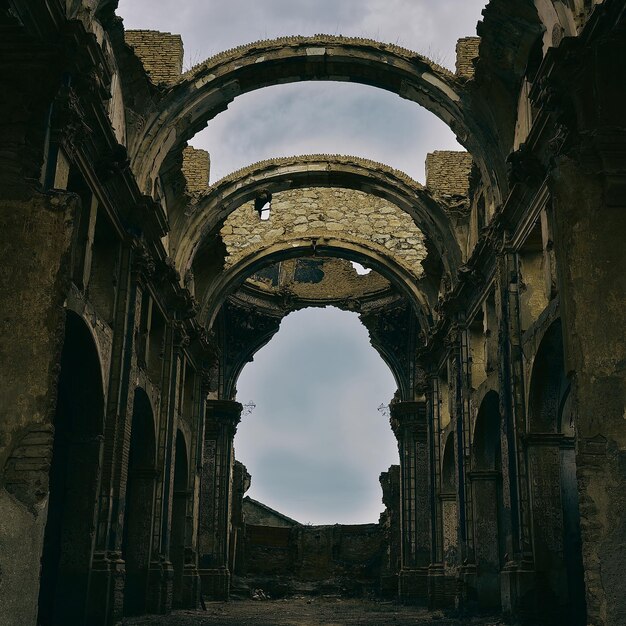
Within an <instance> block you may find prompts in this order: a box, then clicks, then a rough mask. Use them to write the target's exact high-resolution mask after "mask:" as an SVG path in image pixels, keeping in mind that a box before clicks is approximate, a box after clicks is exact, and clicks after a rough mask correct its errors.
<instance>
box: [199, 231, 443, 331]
mask: <svg viewBox="0 0 626 626" xmlns="http://www.w3.org/2000/svg"><path fill="white" fill-rule="evenodd" d="M302 256H306V257H310V256H321V257H339V258H345V259H349V260H351V261H357V262H360V263H365V264H366V265H367V266H368V267H371V268H372V269H374V270H376V271H377V272H379V273H380V274H381V275H382V276H384V277H385V278H387V279H388V280H389V281H390V282H391V283H392V284H393V285H395V286H396V287H397V288H398V290H399V291H400V292H401V293H403V294H404V295H405V296H406V297H407V299H408V300H409V302H410V303H411V306H412V307H413V309H414V311H415V314H416V316H417V319H418V322H419V324H420V326H421V328H422V329H423V330H427V329H428V328H429V327H430V326H432V322H433V318H432V312H431V309H430V305H429V303H428V301H427V298H426V296H425V295H424V294H423V293H422V291H421V290H420V288H419V287H418V285H417V284H416V281H415V279H414V277H413V276H412V274H411V273H410V272H409V271H408V270H406V269H405V268H404V267H403V266H402V265H400V264H399V263H397V262H396V260H395V259H394V258H393V256H392V255H391V254H388V255H384V254H383V253H381V252H379V251H377V250H373V249H371V248H369V247H367V245H366V244H365V243H362V242H356V241H348V240H345V239H342V238H341V237H339V236H336V237H331V236H329V237H321V238H317V237H303V238H296V237H294V238H292V239H290V240H288V241H281V242H276V243H272V244H270V245H267V246H265V247H263V248H260V249H255V250H254V251H253V252H251V253H250V254H249V255H248V256H246V257H244V258H242V259H240V261H239V262H238V263H236V264H235V265H233V266H232V267H230V268H228V269H226V270H224V271H223V272H221V273H220V274H219V275H218V276H216V277H215V278H214V279H213V280H212V281H211V282H210V284H208V285H207V286H206V288H205V289H204V292H203V293H202V294H198V298H199V301H200V313H199V318H200V319H201V320H202V321H206V322H207V325H208V326H209V327H211V326H212V324H213V322H214V320H215V317H216V315H217V313H218V312H219V310H220V308H221V306H222V304H223V303H224V301H225V300H226V297H227V296H228V295H230V293H232V292H233V291H234V290H235V289H236V288H237V287H239V285H241V283H242V282H243V281H244V280H245V279H246V278H247V277H249V276H250V275H251V274H253V273H254V272H256V271H258V270H259V269H260V268H262V267H264V266H266V265H270V264H272V263H275V262H277V261H280V260H283V259H288V258H299V257H302Z"/></svg>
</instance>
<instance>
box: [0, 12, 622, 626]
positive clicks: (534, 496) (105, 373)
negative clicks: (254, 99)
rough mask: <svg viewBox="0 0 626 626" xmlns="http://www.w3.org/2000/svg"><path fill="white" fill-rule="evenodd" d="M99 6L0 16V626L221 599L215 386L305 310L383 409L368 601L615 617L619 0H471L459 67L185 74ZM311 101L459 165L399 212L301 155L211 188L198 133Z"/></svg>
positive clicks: (401, 196) (333, 39) (529, 616)
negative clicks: (394, 460) (295, 96)
mask: <svg viewBox="0 0 626 626" xmlns="http://www.w3.org/2000/svg"><path fill="white" fill-rule="evenodd" d="M116 4H117V2H115V0H66V1H62V0H0V68H1V69H0V242H1V243H0V258H1V261H0V262H1V268H2V269H1V274H0V276H1V282H0V284H1V287H0V302H1V305H0V313H1V314H0V324H1V325H0V328H1V331H0V332H1V336H0V371H1V381H2V383H1V385H0V623H2V624H3V625H5V626H18V625H19V626H31V625H35V624H42V625H43V624H46V625H48V624H54V625H61V624H63V625H74V624H76V625H79V624H80V625H82V624H89V625H99V624H102V625H104V624H107V625H109V624H115V623H117V622H118V621H119V620H121V618H122V616H123V615H126V614H140V613H160V612H168V611H170V610H171V609H172V607H195V606H197V604H198V602H199V598H200V593H202V595H203V597H204V598H205V599H211V598H225V597H227V596H228V594H229V588H230V584H231V579H232V574H233V573H234V571H235V569H236V568H237V567H238V565H237V563H235V561H236V555H237V554H239V552H238V549H237V545H236V544H237V543H238V542H237V539H238V536H239V535H241V534H242V533H243V530H244V526H245V524H244V522H245V510H243V509H242V506H244V505H245V503H243V504H242V498H243V497H244V493H245V489H246V481H248V480H249V478H248V477H247V475H246V472H245V469H244V468H242V467H241V466H240V465H238V464H235V459H234V453H233V437H234V434H235V431H236V428H237V424H238V422H239V420H240V417H241V409H242V406H241V404H240V403H239V402H238V401H237V398H236V383H237V378H238V376H239V373H240V372H241V370H242V368H243V366H244V365H245V364H246V363H247V362H249V360H250V359H251V357H252V355H253V354H254V353H255V352H256V351H257V350H258V349H259V348H260V347H261V346H263V345H264V344H265V343H267V341H269V339H270V338H271V337H272V335H273V334H275V333H276V332H277V330H278V327H279V324H280V321H281V319H282V318H283V317H284V316H285V315H287V314H288V313H290V312H291V311H294V310H297V309H301V308H303V307H309V306H324V305H327V304H332V305H335V306H337V307H340V308H343V309H346V310H350V311H356V312H358V313H359V314H360V318H361V320H362V322H363V324H364V325H365V326H366V327H367V329H368V331H369V333H370V337H371V341H372V344H373V346H374V347H375V348H376V349H377V350H378V352H379V353H380V354H381V356H382V357H383V359H384V360H385V362H386V363H387V364H388V365H389V368H390V369H391V370H392V372H393V374H394V377H395V379H396V381H397V384H398V391H397V393H396V396H395V398H394V400H393V402H392V403H391V411H390V422H391V427H392V429H393V432H394V433H395V435H396V437H397V441H398V449H399V470H394V469H393V468H392V469H391V470H390V472H389V473H388V474H387V475H384V476H383V478H382V482H383V486H384V490H385V502H386V505H387V507H388V508H387V512H386V513H385V515H384V516H383V518H384V520H383V522H381V523H384V524H385V525H386V528H387V532H386V533H385V537H387V540H388V545H387V546H386V547H385V549H384V558H383V561H384V562H382V564H380V563H379V569H380V572H381V581H383V582H384V584H383V582H381V586H382V587H384V588H385V590H386V592H387V593H391V594H393V595H397V596H399V597H400V598H401V599H402V600H405V601H411V602H418V603H423V604H425V605H428V606H430V607H433V608H436V607H448V606H468V607H477V608H480V609H490V610H493V611H496V612H499V611H502V612H503V613H506V614H511V615H513V616H514V617H515V618H519V619H525V620H527V621H528V622H529V623H544V624H559V625H560V624H567V625H570V624H571V625H582V624H592V625H593V626H609V625H610V626H619V625H621V626H623V625H624V624H626V593H625V582H624V581H625V578H624V577H625V573H626V332H625V329H626V325H625V320H626V313H625V310H626V264H625V260H626V3H625V2H624V0H604V1H603V2H602V1H600V0H491V2H490V3H489V4H488V5H487V7H486V8H485V10H484V12H483V19H482V21H481V22H480V23H479V25H478V30H477V35H478V36H477V37H472V38H468V39H463V40H461V41H459V43H458V47H457V52H458V59H457V66H456V71H455V72H453V71H449V70H447V69H445V68H443V67H440V66H439V65H437V64H435V63H433V62H432V61H430V60H429V59H427V58H425V57H423V56H421V55H418V54H416V53H414V52H411V51H410V50H407V49H404V48H400V47H397V46H395V45H390V44H385V43H378V42H376V41H371V40H367V39H351V38H343V37H339V36H325V35H320V36H316V37H310V38H308V37H296V36H286V37H284V38H281V39H277V40H271V41H260V42H255V43H251V44H250V45H246V46H242V47H239V48H237V49H234V50H229V51H225V52H222V53H220V54H218V55H216V56H214V57H212V58H209V59H207V60H206V61H204V62H202V63H200V64H199V65H197V66H195V67H194V68H193V69H191V70H189V71H187V72H184V73H183V72H182V68H181V66H182V41H181V38H180V37H179V36H177V35H172V34H169V33H158V32H154V31H131V32H124V29H123V26H122V22H121V20H120V19H119V17H118V16H116V14H115V7H116ZM288 34H289V33H286V35H288ZM415 45H416V47H417V46H418V45H419V42H415ZM309 80H334V81H352V82H357V83H363V84H366V85H371V86H373V87H377V88H381V89H385V90H388V91H390V92H392V93H394V94H397V95H398V96H400V97H402V98H405V99H407V100H410V101H412V102H414V103H415V106H422V107H425V108H426V109H427V110H428V111H430V112H432V113H433V114H434V115H436V116H437V117H439V118H440V119H441V120H443V121H444V122H445V123H446V124H448V125H449V127H450V128H451V129H452V131H453V132H454V133H455V135H456V137H457V138H458V140H459V142H460V144H462V145H463V146H464V148H465V149H466V150H467V152H458V153H453V152H435V153H433V154H430V155H428V158H427V182H426V185H421V184H419V183H417V182H416V181H414V180H412V179H411V178H410V177H409V176H407V175H406V174H404V173H403V172H400V171H396V170H394V169H392V168H390V167H387V166H386V165H384V164H381V163H375V162H372V161H370V160H368V159H367V155H358V156H343V155H328V154H321V155H308V156H294V157H292V158H281V159H276V160H269V161H265V162H261V163H255V164H251V165H250V166H249V167H246V168H244V169H242V170H241V171H237V172H234V173H232V174H230V175H229V176H227V177H226V178H223V179H222V180H220V181H218V182H216V183H215V184H213V185H211V186H209V185H208V173H209V155H208V154H207V153H206V152H203V151H201V150H194V149H193V148H190V147H189V146H188V141H190V140H191V138H192V137H193V136H194V134H195V133H196V132H198V131H199V130H200V129H202V128H203V127H204V126H205V125H206V124H207V123H210V120H211V119H212V118H214V117H215V116H217V115H218V114H219V113H220V112H222V111H223V110H224V109H225V108H226V107H227V106H228V104H229V103H230V102H232V101H233V100H234V99H235V98H236V97H237V96H238V95H240V94H243V93H247V92H250V91H252V90H255V89H258V88H261V87H268V86H272V85H276V84H281V83H287V82H295V81H309ZM351 261H357V262H359V263H362V264H363V265H365V266H367V267H370V268H372V270H373V271H372V272H371V273H370V274H367V275H357V273H356V272H355V271H354V270H353V269H352V266H351V263H350V262H351ZM277 393H279V390H277ZM244 419H245V417H244ZM348 445H350V442H349V441H346V446H348ZM242 520H243V521H242ZM394 529H395V530H394ZM287 530H289V528H288V529H287ZM250 532H252V531H250ZM289 532H295V531H293V530H289ZM298 532H302V533H304V531H298ZM342 532H344V535H342V537H343V538H340V539H337V538H336V537H335V539H332V541H335V540H336V541H337V542H339V543H338V544H337V545H344V544H345V545H348V546H349V545H352V544H351V543H350V542H352V541H356V539H354V537H353V535H350V533H349V532H348V531H347V530H345V529H344V531H342ZM350 532H352V531H350ZM359 532H361V531H359ZM259 533H260V534H262V532H261V531H258V533H257V534H259ZM354 533H356V534H358V533H357V531H356V530H354ZM363 533H364V534H363V535H359V537H361V539H359V541H363V542H364V545H365V543H366V538H367V537H369V535H367V532H366V530H364V531H363ZM305 534H306V533H304V534H302V537H305ZM276 536H278V535H276ZM239 539H241V537H240V536H239ZM248 539H249V540H250V537H248ZM302 541H304V539H302ZM329 541H330V540H329ZM367 541H369V539H367ZM342 542H343V543H342ZM249 543H250V541H248V544H249ZM239 544H240V545H241V541H239ZM252 547H254V546H252ZM346 549H348V548H346ZM244 558H245V556H244ZM239 565H241V564H239ZM246 565H249V563H248V564H246V563H243V566H246ZM390 590H391V591H390ZM38 616H39V617H38Z"/></svg>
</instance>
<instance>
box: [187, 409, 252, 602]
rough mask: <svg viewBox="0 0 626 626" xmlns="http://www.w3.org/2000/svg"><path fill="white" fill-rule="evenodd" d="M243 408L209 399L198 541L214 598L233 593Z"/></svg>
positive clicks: (205, 588)
mask: <svg viewBox="0 0 626 626" xmlns="http://www.w3.org/2000/svg"><path fill="white" fill-rule="evenodd" d="M242 408H243V407H242V406H241V404H240V403H239V402H234V401H232V400H207V403H206V414H205V422H204V449H203V454H202V476H201V482H200V525H199V537H198V541H199V556H200V567H199V574H200V580H201V586H202V593H203V595H204V596H205V597H206V598H210V599H227V598H228V595H229V589H230V575H231V572H230V570H229V567H228V563H229V555H230V545H229V544H230V519H231V508H232V474H233V465H234V460H235V459H234V450H233V439H234V437H235V432H236V431H237V424H238V423H239V420H240V419H241V411H242Z"/></svg>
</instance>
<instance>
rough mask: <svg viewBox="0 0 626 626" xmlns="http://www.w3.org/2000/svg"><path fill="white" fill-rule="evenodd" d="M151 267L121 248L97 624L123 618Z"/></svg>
mask: <svg viewBox="0 0 626 626" xmlns="http://www.w3.org/2000/svg"><path fill="white" fill-rule="evenodd" d="M150 267H151V265H150V262H149V259H148V258H147V257H146V256H145V255H144V254H143V249H142V248H141V246H140V245H138V243H137V242H136V241H134V242H132V244H131V245H125V246H123V247H122V250H121V256H120V267H119V270H118V293H117V298H116V303H115V319H114V321H113V329H114V335H113V345H112V355H111V371H110V381H111V382H110V384H109V389H108V396H107V414H106V420H105V443H104V449H103V458H102V477H101V481H100V492H99V496H98V514H97V523H96V538H95V544H94V555H93V559H92V563H91V576H90V581H89V594H88V599H87V612H86V619H87V621H88V622H89V623H90V624H94V625H101V624H102V625H104V624H113V623H116V622H117V621H121V619H122V613H123V600H124V580H125V565H124V561H123V559H122V538H123V524H124V506H125V504H124V503H125V499H126V486H127V477H128V455H129V451H130V435H131V422H132V409H133V407H132V404H133V395H132V393H131V388H130V387H131V386H130V382H129V378H130V375H131V369H132V367H133V355H134V352H135V350H134V346H135V329H136V328H137V327H138V324H139V316H140V310H141V297H142V287H141V286H142V285H143V284H144V283H145V280H146V276H147V275H148V274H149V271H150Z"/></svg>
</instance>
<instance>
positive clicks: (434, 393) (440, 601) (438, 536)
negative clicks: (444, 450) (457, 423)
mask: <svg viewBox="0 0 626 626" xmlns="http://www.w3.org/2000/svg"><path fill="white" fill-rule="evenodd" d="M439 403H440V399H439V378H438V377H437V376H433V377H431V379H430V387H429V398H428V416H429V418H428V445H429V448H430V493H429V497H430V508H431V511H430V513H431V540H430V542H431V556H430V559H431V561H430V567H429V569H428V606H429V608H441V607H445V606H448V605H450V604H452V603H453V601H454V598H453V597H452V598H450V597H449V594H448V593H447V585H446V579H445V571H444V564H443V502H442V499H441V493H442V488H441V437H440V432H441V420H440V415H439Z"/></svg>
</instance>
